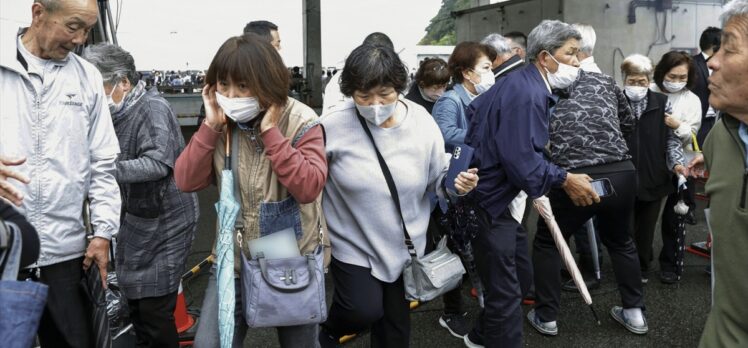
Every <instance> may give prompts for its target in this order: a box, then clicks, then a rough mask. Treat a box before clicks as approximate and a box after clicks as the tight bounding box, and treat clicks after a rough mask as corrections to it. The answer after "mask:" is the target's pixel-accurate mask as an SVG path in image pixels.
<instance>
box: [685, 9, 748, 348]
mask: <svg viewBox="0 0 748 348" xmlns="http://www.w3.org/2000/svg"><path fill="white" fill-rule="evenodd" d="M722 24H723V31H722V47H721V48H720V49H719V51H717V53H715V54H714V56H712V58H711V59H709V62H708V65H709V68H710V69H712V75H711V76H710V77H709V90H710V91H711V95H710V96H709V104H711V105H712V106H714V107H715V108H716V109H717V110H719V111H721V112H722V114H721V118H720V120H719V121H717V122H716V123H715V124H714V127H713V128H712V131H711V132H710V133H709V135H708V136H707V138H706V141H705V144H704V156H703V157H700V158H697V159H695V160H694V161H693V162H692V163H691V166H690V167H691V169H697V168H698V169H703V167H702V166H703V164H704V163H706V169H707V170H708V171H709V179H708V181H707V183H706V193H707V195H709V198H710V202H711V209H710V211H711V216H710V218H709V221H710V223H711V227H712V234H713V235H712V238H713V239H712V241H713V243H714V244H713V247H712V268H713V271H712V284H713V289H712V299H713V303H712V310H711V312H710V313H709V318H708V319H707V321H706V327H705V328H704V333H703V334H702V336H701V342H699V347H704V348H707V347H746V346H748V320H746V318H748V306H746V305H745V294H747V293H748V278H747V277H746V272H748V258H746V257H745V251H746V250H748V233H747V231H748V70H746V68H745V67H746V66H748V1H747V0H733V1H731V2H729V3H728V4H727V5H725V8H724V12H723V14H722ZM699 171H700V170H695V172H699Z"/></svg>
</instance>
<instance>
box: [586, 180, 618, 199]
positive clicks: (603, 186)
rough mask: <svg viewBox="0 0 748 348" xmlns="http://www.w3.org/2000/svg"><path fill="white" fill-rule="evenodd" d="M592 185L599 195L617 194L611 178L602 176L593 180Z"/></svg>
mask: <svg viewBox="0 0 748 348" xmlns="http://www.w3.org/2000/svg"><path fill="white" fill-rule="evenodd" d="M590 185H592V188H593V189H594V190H595V192H596V193H597V195H598V196H600V197H601V198H602V197H608V196H612V195H614V194H615V190H613V185H612V184H611V183H610V179H608V178H601V179H597V180H592V181H591V182H590Z"/></svg>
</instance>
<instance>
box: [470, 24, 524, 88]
mask: <svg viewBox="0 0 748 348" xmlns="http://www.w3.org/2000/svg"><path fill="white" fill-rule="evenodd" d="M480 43H482V44H484V45H488V46H491V47H493V49H494V50H496V59H494V60H493V62H492V63H491V70H492V71H493V76H494V77H495V78H496V82H498V81H499V79H501V78H502V77H504V76H506V74H508V73H510V72H512V71H514V70H517V69H519V68H521V67H522V66H524V61H523V60H522V58H520V56H519V55H517V54H515V53H514V52H513V50H512V46H511V45H512V40H509V39H507V38H505V37H503V36H501V35H499V34H497V33H493V34H488V35H487V36H486V37H485V38H483V40H481V42H480Z"/></svg>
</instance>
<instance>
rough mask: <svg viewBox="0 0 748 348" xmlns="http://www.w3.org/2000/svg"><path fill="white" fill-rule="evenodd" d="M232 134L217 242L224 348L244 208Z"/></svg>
mask: <svg viewBox="0 0 748 348" xmlns="http://www.w3.org/2000/svg"><path fill="white" fill-rule="evenodd" d="M230 141H231V130H230V129H228V130H227V131H226V157H225V158H224V169H223V170H222V171H221V191H220V199H219V201H218V202H217V203H216V211H217V212H218V237H217V240H216V269H217V276H216V278H217V286H218V331H219V333H220V339H221V347H222V348H231V343H232V341H233V339H234V310H235V305H236V288H235V287H234V238H233V234H234V228H235V226H234V224H235V222H236V217H237V215H238V214H239V210H240V206H239V203H238V202H237V198H238V197H235V195H234V175H233V173H232V171H231V154H230V153H231V145H230Z"/></svg>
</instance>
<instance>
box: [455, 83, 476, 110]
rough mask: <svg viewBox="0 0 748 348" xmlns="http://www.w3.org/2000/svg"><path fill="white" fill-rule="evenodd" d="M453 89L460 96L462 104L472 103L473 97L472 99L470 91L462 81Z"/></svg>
mask: <svg viewBox="0 0 748 348" xmlns="http://www.w3.org/2000/svg"><path fill="white" fill-rule="evenodd" d="M452 89H453V90H454V91H455V93H457V96H458V97H460V101H462V105H470V103H471V102H472V101H473V99H470V92H468V91H467V90H466V89H465V87H464V86H463V85H462V84H461V83H458V84H456V85H454V87H452Z"/></svg>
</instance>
